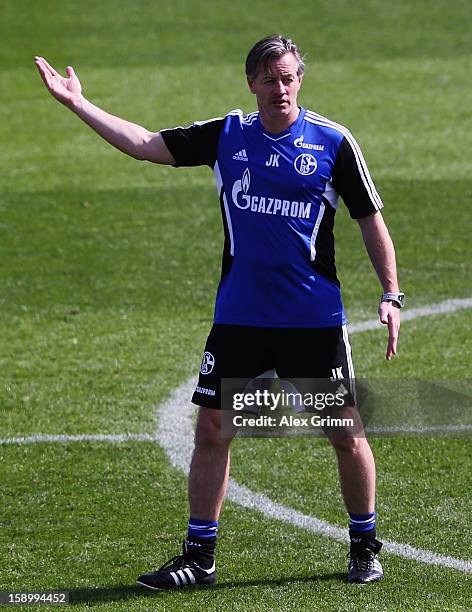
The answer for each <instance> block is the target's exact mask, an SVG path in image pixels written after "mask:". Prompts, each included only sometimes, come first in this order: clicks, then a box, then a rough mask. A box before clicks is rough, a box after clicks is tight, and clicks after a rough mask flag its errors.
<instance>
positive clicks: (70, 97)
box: [34, 56, 82, 107]
mask: <svg viewBox="0 0 472 612" xmlns="http://www.w3.org/2000/svg"><path fill="white" fill-rule="evenodd" d="M34 62H35V64H36V66H37V68H38V71H39V74H40V76H41V78H42V79H43V81H44V84H45V85H46V87H47V89H48V91H49V92H50V93H51V95H53V96H54V97H55V98H56V100H59V102H62V104H65V105H66V106H69V107H71V106H73V105H74V103H75V102H77V101H78V100H80V95H81V92H82V86H81V84H80V81H79V79H78V78H77V77H76V75H75V72H74V69H73V68H72V66H68V67H67V69H66V72H67V78H66V77H63V76H61V75H60V74H59V73H58V72H57V71H56V70H55V69H54V68H53V67H52V66H51V65H50V64H48V62H47V61H46V60H45V59H44V57H39V56H36V57H35V58H34Z"/></svg>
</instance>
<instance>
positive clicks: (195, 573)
mask: <svg viewBox="0 0 472 612" xmlns="http://www.w3.org/2000/svg"><path fill="white" fill-rule="evenodd" d="M136 582H137V583H138V584H140V585H141V586H143V587H146V588H147V589H152V590H153V591H166V590H168V589H177V588H182V587H191V586H197V585H206V586H212V585H214V584H215V582H216V569H215V562H214V561H213V565H212V566H211V567H210V568H209V569H204V568H203V567H200V565H198V563H196V561H194V560H193V559H192V558H191V557H190V556H189V555H188V551H187V547H186V545H185V542H184V544H183V547H182V554H181V555H177V556H176V557H172V559H169V561H167V563H164V565H163V566H162V567H160V568H159V569H158V570H156V571H155V572H149V573H147V574H143V575H142V576H139V578H138V579H137V580H136Z"/></svg>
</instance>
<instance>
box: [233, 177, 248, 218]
mask: <svg viewBox="0 0 472 612" xmlns="http://www.w3.org/2000/svg"><path fill="white" fill-rule="evenodd" d="M250 184H251V173H250V172H249V168H246V170H244V174H243V178H242V179H241V180H240V181H234V184H233V192H232V196H233V202H234V204H235V206H237V207H238V208H240V209H241V210H246V208H249V206H250V205H251V196H248V195H246V194H247V192H248V191H249V186H250ZM241 191H242V192H243V193H244V195H243V196H242V200H243V203H239V202H238V196H239V194H240V193H241Z"/></svg>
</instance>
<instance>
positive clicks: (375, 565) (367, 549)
mask: <svg viewBox="0 0 472 612" xmlns="http://www.w3.org/2000/svg"><path fill="white" fill-rule="evenodd" d="M381 548H382V542H379V541H378V540H375V539H372V540H364V541H362V540H361V542H351V550H350V552H349V568H348V573H347V581H348V582H361V583H367V582H375V581H376V580H381V579H382V578H383V570H382V565H381V564H380V561H379V557H378V554H379V552H380V549H381Z"/></svg>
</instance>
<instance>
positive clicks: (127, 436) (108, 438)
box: [0, 433, 156, 444]
mask: <svg viewBox="0 0 472 612" xmlns="http://www.w3.org/2000/svg"><path fill="white" fill-rule="evenodd" d="M132 440H137V441H138V442H155V441H156V436H154V435H151V434H133V433H124V434H77V435H71V436H68V435H64V434H60V435H49V434H34V435H32V436H19V437H17V438H0V444H38V443H41V442H43V443H44V442H45V443H51V442H55V443H69V442H113V443H114V444H117V443H121V442H130V441H132Z"/></svg>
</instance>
